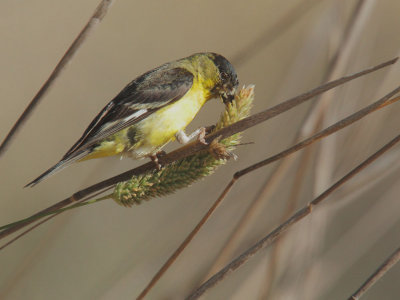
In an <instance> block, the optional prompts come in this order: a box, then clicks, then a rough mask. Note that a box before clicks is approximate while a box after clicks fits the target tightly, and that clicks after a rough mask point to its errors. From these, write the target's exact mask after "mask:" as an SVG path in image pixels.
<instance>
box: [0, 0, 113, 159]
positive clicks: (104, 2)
mask: <svg viewBox="0 0 400 300" xmlns="http://www.w3.org/2000/svg"><path fill="white" fill-rule="evenodd" d="M112 2H113V0H101V2H100V4H99V5H98V6H97V8H96V10H95V11H94V13H93V15H92V16H91V17H90V19H89V21H88V22H87V24H86V25H85V27H83V29H82V30H81V32H80V33H79V35H78V36H77V37H76V39H75V40H74V41H73V42H72V44H71V46H70V47H69V48H68V50H67V51H66V52H65V54H64V56H63V57H62V58H61V60H60V61H59V62H58V64H57V65H56V67H55V68H54V70H53V72H51V74H50V76H49V78H47V80H46V81H45V83H44V84H43V85H42V87H41V88H40V90H39V91H38V92H37V94H36V95H35V96H34V97H33V99H32V100H31V102H30V103H29V105H28V106H27V107H26V108H25V110H24V112H23V113H22V115H21V116H20V117H19V118H18V120H17V121H16V122H15V124H14V126H13V127H12V128H11V130H10V131H9V132H8V134H7V136H6V137H5V139H4V140H3V142H2V143H1V145H0V156H1V155H3V154H4V153H5V151H6V149H7V146H8V145H9V144H10V142H11V141H12V139H13V138H14V137H15V135H16V134H17V133H18V131H19V130H20V129H21V128H22V125H23V124H24V123H25V122H26V120H27V119H28V117H29V116H30V115H31V114H32V112H33V109H34V108H35V107H36V106H37V105H38V104H39V102H40V101H41V100H42V98H43V96H44V95H45V94H46V93H47V91H48V90H49V88H50V87H51V86H52V85H53V83H54V81H55V80H56V79H57V78H58V76H59V75H60V74H61V72H62V71H63V70H64V69H65V67H66V66H67V64H68V63H69V62H70V61H71V59H72V58H73V56H74V54H75V53H76V52H77V51H78V49H79V48H80V46H81V45H82V44H83V42H84V41H85V40H86V39H87V37H88V36H89V34H90V33H91V32H92V31H93V30H94V28H95V27H96V25H98V24H99V23H100V21H101V20H102V19H103V18H104V16H105V15H106V13H107V11H108V8H109V7H110V5H111V4H112Z"/></svg>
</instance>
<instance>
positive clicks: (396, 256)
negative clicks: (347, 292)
mask: <svg viewBox="0 0 400 300" xmlns="http://www.w3.org/2000/svg"><path fill="white" fill-rule="evenodd" d="M399 260H400V248H397V249H396V251H394V252H393V253H392V255H390V256H389V257H388V258H387V259H386V260H385V261H384V263H383V264H381V265H380V266H379V268H378V269H377V270H376V271H375V272H374V273H373V274H372V275H371V276H370V277H368V279H367V280H366V281H365V282H364V283H363V284H362V286H361V287H360V288H359V289H358V290H357V291H356V292H355V293H354V294H353V295H351V297H350V298H349V300H357V299H360V297H362V296H363V295H364V294H365V292H367V291H368V290H369V289H370V288H371V287H372V286H373V285H374V284H375V283H376V282H377V281H378V280H379V279H381V278H382V276H383V275H385V274H386V272H387V271H389V270H390V269H391V268H392V267H393V266H394V265H395V264H397V263H398V262H399Z"/></svg>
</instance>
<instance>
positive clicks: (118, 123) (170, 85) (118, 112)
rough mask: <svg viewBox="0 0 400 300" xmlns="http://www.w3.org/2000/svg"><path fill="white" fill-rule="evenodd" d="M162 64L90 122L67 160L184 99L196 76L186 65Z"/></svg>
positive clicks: (129, 85)
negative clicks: (180, 66)
mask: <svg viewBox="0 0 400 300" xmlns="http://www.w3.org/2000/svg"><path fill="white" fill-rule="evenodd" d="M166 68H168V65H164V66H161V67H159V68H157V69H154V70H152V71H149V72H147V73H145V74H143V75H142V76H140V77H138V78H136V79H135V80H134V81H132V82H131V83H130V84H128V85H127V86H126V87H125V88H124V89H123V90H122V91H121V92H120V93H119V94H118V95H117V96H116V97H115V98H114V99H113V100H112V101H111V102H110V103H109V104H107V106H106V107H104V108H103V110H102V111H101V112H100V113H99V114H98V115H97V116H96V118H95V119H94V120H93V121H92V123H90V125H89V127H88V128H87V129H86V130H85V132H84V133H83V135H82V137H81V138H80V139H79V140H78V141H77V142H76V143H75V145H74V146H73V147H72V148H71V149H70V150H69V151H68V152H67V153H66V154H65V155H64V157H63V159H66V158H67V157H70V156H73V155H74V153H78V152H81V150H84V149H86V148H87V147H90V146H92V145H94V144H96V143H97V142H99V141H101V140H102V139H104V138H107V137H109V136H110V135H112V134H114V133H116V132H118V131H120V130H122V129H124V128H126V127H128V126H131V125H133V124H135V123H137V122H139V121H140V120H143V119H144V118H146V117H147V116H149V115H150V114H152V113H154V112H155V111H157V110H158V109H160V108H162V107H164V106H165V105H168V104H170V103H172V102H174V101H176V100H179V99H180V98H182V97H183V96H184V95H185V94H186V93H187V91H188V90H189V89H190V88H191V87H192V84H193V75H192V73H190V72H189V71H187V70H185V69H183V68H173V69H166Z"/></svg>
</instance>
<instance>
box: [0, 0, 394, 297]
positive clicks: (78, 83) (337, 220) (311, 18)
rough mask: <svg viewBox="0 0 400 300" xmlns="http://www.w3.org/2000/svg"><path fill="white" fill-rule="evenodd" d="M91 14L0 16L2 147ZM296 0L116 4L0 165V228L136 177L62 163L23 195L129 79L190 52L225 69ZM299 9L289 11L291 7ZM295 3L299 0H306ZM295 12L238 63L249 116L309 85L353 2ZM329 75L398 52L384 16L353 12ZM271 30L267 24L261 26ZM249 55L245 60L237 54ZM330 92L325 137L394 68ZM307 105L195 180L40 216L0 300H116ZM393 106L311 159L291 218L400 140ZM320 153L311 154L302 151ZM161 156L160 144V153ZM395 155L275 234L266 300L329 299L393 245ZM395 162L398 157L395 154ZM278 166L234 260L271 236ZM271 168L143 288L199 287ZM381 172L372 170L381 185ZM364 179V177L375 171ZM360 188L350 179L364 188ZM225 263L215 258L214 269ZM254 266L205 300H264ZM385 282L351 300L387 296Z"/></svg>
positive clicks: (281, 193) (48, 4)
mask: <svg viewBox="0 0 400 300" xmlns="http://www.w3.org/2000/svg"><path fill="white" fill-rule="evenodd" d="M98 2H99V1H98V0H86V1H54V0H51V1H50V0H40V1H15V0H3V1H2V2H1V4H0V99H1V109H0V138H1V139H2V138H3V137H4V136H5V135H6V133H7V132H8V130H9V129H10V127H11V126H12V124H13V122H14V121H15V120H16V119H17V117H18V116H19V115H20V113H21V112H22V110H23V109H24V108H25V106H26V105H27V103H28V102H29V101H30V99H31V98H32V97H33V95H34V94H35V93H36V92H37V91H38V89H39V87H40V86H41V85H42V83H43V82H44V80H45V79H46V78H47V77H48V75H49V74H50V72H51V71H52V69H53V68H54V66H55V64H56V63H57V62H58V60H59V59H60V57H61V56H62V55H63V53H64V52H65V50H66V49H67V47H68V46H69V45H70V43H71V42H72V40H73V39H74V38H75V36H76V35H77V33H78V32H79V31H80V29H81V28H82V26H83V25H84V24H85V23H86V21H87V20H88V18H89V16H90V15H91V14H92V12H93V10H94V9H95V7H96V5H97V4H98ZM301 2H302V1H278V0H274V1H273V0H268V1H265V0H259V1H257V0H254V1H228V0H226V1H204V0H201V1H200V0H197V1H177V0H176V1H115V3H114V5H113V6H112V8H111V9H110V11H109V13H108V15H107V16H106V18H105V19H104V21H103V22H102V23H101V24H100V26H99V27H98V28H97V30H96V31H95V32H94V34H92V35H91V36H90V38H89V39H88V40H87V42H86V43H85V44H84V45H83V47H82V48H81V49H80V51H79V52H78V54H77V55H76V56H75V58H74V60H73V62H72V63H71V64H70V65H69V66H68V68H67V69H66V71H65V72H64V73H63V74H62V76H61V77H60V78H59V80H58V81H57V82H56V84H55V85H54V86H53V88H52V89H51V91H50V92H49V93H48V94H47V95H46V97H45V98H44V99H43V102H42V103H41V104H40V106H39V107H38V108H37V110H36V111H35V113H34V114H33V116H32V117H31V118H30V119H29V121H28V122H27V123H26V126H25V127H24V128H23V130H22V131H21V132H20V134H19V135H18V136H17V138H16V139H15V140H14V142H13V143H12V145H11V146H10V148H9V150H8V152H7V153H6V154H5V155H4V156H3V157H1V158H0V170H1V171H0V182H1V185H0V195H1V201H0V223H1V224H6V223H9V222H12V221H15V220H17V219H19V218H22V217H26V216H28V215H30V214H32V213H34V212H36V211H38V210H40V209H43V208H45V207H47V206H49V205H51V204H53V203H55V202H57V201H60V200H62V199H64V198H65V197H67V196H70V195H71V194H72V193H73V192H75V191H77V190H79V189H81V188H83V187H86V186H88V185H90V184H93V183H96V182H98V181H99V180H101V179H105V178H108V177H110V176H112V175H115V174H118V173H120V172H122V171H124V170H127V169H130V168H132V167H134V166H137V165H139V164H140V163H141V162H135V161H131V160H129V159H124V160H122V161H120V160H119V159H118V158H109V159H102V160H94V161H90V162H85V163H82V164H76V165H74V166H71V167H69V168H68V169H66V170H64V171H62V172H61V173H59V174H57V175H55V176H53V177H51V178H50V179H48V180H47V181H45V182H43V183H41V184H40V185H38V186H36V187H35V188H33V189H23V188H22V186H24V185H25V184H26V183H27V182H28V181H30V180H32V179H33V178H35V177H36V176H38V175H39V174H40V173H41V172H42V171H44V170H45V169H47V168H48V167H50V166H51V165H52V164H54V163H55V162H57V161H58V159H59V158H60V157H61V156H62V155H63V154H64V153H65V152H66V150H68V148H69V147H70V146H71V144H72V143H74V142H75V141H76V139H77V138H78V137H79V136H80V135H81V134H82V131H83V130H84V129H85V128H86V126H87V125H88V124H89V122H90V121H91V119H92V118H93V117H94V116H95V115H96V114H97V112H98V111H99V110H100V109H101V108H102V107H103V106H104V105H105V104H106V103H107V102H108V101H109V100H110V99H111V98H112V97H113V96H114V95H115V94H116V93H118V92H119V91H120V89H122V88H123V87H124V85H125V84H127V83H128V82H129V81H130V80H132V79H133V78H134V77H136V76H138V75H140V74H141V73H143V72H145V71H147V70H149V69H151V68H153V67H155V66H158V65H160V64H162V63H163V62H166V61H170V60H174V59H177V58H180V57H183V56H187V55H190V54H192V53H194V52H200V51H213V52H218V53H221V54H223V55H224V56H226V57H227V58H229V59H231V58H235V57H236V55H237V53H240V51H242V50H243V49H246V47H248V45H251V43H253V42H254V41H255V40H257V39H258V38H259V37H260V36H263V34H264V33H265V31H267V30H270V29H271V28H274V26H276V25H275V24H276V23H277V22H279V20H282V18H283V17H284V16H285V15H287V13H288V12H289V11H290V10H292V9H294V8H295V7H296V5H298V4H299V3H300V4H301ZM303 2H304V3H306V1H303ZM308 2H310V1H308ZM311 2H313V3H314V4H313V6H312V9H310V10H309V11H308V12H307V13H304V14H303V16H302V17H301V19H300V20H299V21H296V22H295V23H294V24H292V25H291V26H290V27H289V29H288V30H287V31H283V32H282V31H281V32H280V33H279V35H278V37H277V38H276V39H275V40H273V41H271V40H270V39H268V38H267V41H271V43H270V44H269V45H266V46H263V44H258V48H255V46H251V47H250V48H251V49H256V50H257V51H255V52H254V53H253V52H251V57H250V58H248V59H247V60H245V61H243V62H242V63H237V64H236V61H235V60H233V64H235V65H236V66H237V72H238V74H239V78H240V81H241V83H242V84H250V83H253V84H255V85H256V101H255V107H254V109H253V112H258V111H260V110H262V109H265V108H267V107H269V106H271V105H273V104H276V103H278V102H280V101H282V100H284V99H286V98H288V97H291V96H295V95H297V94H298V93H300V92H303V91H306V90H308V89H310V88H313V87H315V86H317V85H318V84H319V83H320V82H321V81H322V80H323V78H325V77H324V76H325V75H324V74H325V73H326V71H327V70H328V65H329V61H330V60H331V59H332V56H333V55H334V54H335V51H336V50H337V47H338V43H339V42H340V40H341V39H342V35H343V30H344V27H345V25H346V24H347V22H348V20H349V16H350V15H351V12H352V10H353V8H354V6H355V3H356V2H357V1H336V0H325V1H311ZM364 2H365V3H364V5H365V6H364V9H363V10H362V15H360V17H359V18H358V19H357V22H356V25H355V26H356V27H357V26H358V27H357V29H356V31H355V33H354V34H353V35H352V37H351V40H350V41H349V43H348V44H347V48H346V49H347V50H346V52H345V53H342V56H341V59H342V60H341V64H342V65H341V66H340V67H339V69H338V71H337V74H335V77H339V76H342V75H343V74H348V73H351V72H355V71H358V70H361V69H363V68H366V67H368V66H371V65H374V64H377V63H379V62H381V61H384V60H387V59H390V58H392V57H394V56H396V55H398V53H399V48H400V35H399V34H398V32H399V28H400V18H399V15H398V12H399V11H400V2H399V1H396V0H392V1H390V0H385V1H364ZM277 28H278V29H279V27H277ZM247 52H248V51H247ZM390 70H391V71H390V72H388V70H386V71H380V72H378V73H376V74H374V75H370V76H368V77H366V78H365V79H362V80H358V81H356V82H353V83H350V84H348V85H346V87H344V88H340V89H338V92H337V93H335V94H334V95H333V98H332V99H331V100H330V103H332V105H331V106H328V108H327V114H326V116H327V118H326V121H325V123H324V124H325V125H324V126H326V125H329V124H331V123H333V122H334V121H335V120H339V119H340V118H342V117H344V116H347V115H348V114H350V113H351V112H354V111H355V110H357V109H359V108H361V107H363V106H365V105H367V104H368V103H371V102H372V101H374V100H376V99H378V97H380V96H382V95H384V94H385V93H387V92H388V91H389V90H390V89H391V88H394V87H395V86H396V84H398V83H399V78H400V76H399V75H400V65H397V66H395V67H392V68H391V69H390ZM309 107H310V104H306V105H302V106H301V107H298V108H295V109H293V110H292V111H290V112H288V113H285V114H284V115H282V116H279V117H277V118H275V119H273V120H271V121H269V122H266V123H263V124H262V125H259V126H257V127H255V128H252V129H250V130H248V131H246V134H245V137H244V141H254V142H255V144H254V145H248V146H243V147H241V148H239V149H238V150H237V151H236V153H237V154H238V156H239V160H238V161H236V162H230V163H229V164H228V165H227V166H224V167H222V168H221V169H219V170H218V172H217V173H216V174H215V175H213V176H212V177H210V178H206V179H205V180H203V181H201V182H199V183H197V184H195V185H194V186H193V187H191V188H189V189H185V190H182V191H179V192H177V193H176V194H175V195H172V196H169V197H164V198H163V199H154V200H151V201H150V202H148V203H145V204H143V205H141V206H136V207H133V208H131V209H126V208H122V207H119V206H117V205H116V204H115V203H113V202H112V201H107V202H103V203H100V204H96V205H93V206H91V207H86V208H82V209H79V210H75V211H73V212H70V213H66V214H64V215H62V216H59V217H57V218H56V219H55V220H52V221H51V222H49V223H47V224H45V225H43V226H41V227H40V228H39V229H37V230H35V231H33V232H31V233H30V234H29V235H28V236H26V237H24V238H23V239H21V240H19V241H17V242H16V243H15V244H13V245H12V246H10V247H8V248H6V249H5V250H3V251H1V252H0V266H1V267H0V270H1V272H0V298H5V299H131V298H132V297H134V296H136V295H138V293H139V292H140V291H141V289H142V288H143V287H144V286H145V285H146V284H147V282H148V281H149V280H150V278H151V277H152V276H153V275H154V274H155V272H156V271H157V270H158V268H159V267H160V266H161V264H162V263H163V262H165V260H166V259H167V258H168V256H169V255H170V254H171V253H172V251H173V250H175V248H176V247H177V246H178V245H179V243H180V242H181V241H182V240H183V239H184V237H185V236H186V235H187V234H188V233H189V232H190V230H191V229H192V228H193V226H194V225H195V224H196V223H197V221H198V220H199V219H200V218H201V216H202V215H203V214H204V213H205V211H206V210H207V209H208V208H209V207H210V205H211V203H212V202H213V201H214V200H215V199H216V197H217V196H218V195H219V193H220V192H221V191H222V189H223V187H224V186H225V185H226V183H227V182H228V181H229V180H230V178H231V176H232V174H233V172H234V171H235V170H239V169H240V168H243V167H245V166H247V165H249V164H251V163H254V162H257V161H258V160H261V159H263V158H266V157H268V156H270V155H272V154H275V153H277V152H278V151H281V150H283V149H284V148H285V147H288V146H289V145H291V144H292V141H293V138H294V136H295V134H296V132H297V130H298V128H299V127H300V126H301V124H302V121H303V120H304V118H305V115H306V112H307V110H308V109H309ZM222 110H223V106H222V105H221V103H219V102H218V101H213V102H212V103H209V104H207V105H206V107H204V109H203V111H202V112H201V114H200V115H199V116H198V118H197V119H196V120H195V121H194V122H193V124H192V125H191V127H190V129H195V128H197V127H199V126H201V125H209V124H212V123H214V122H215V120H216V119H217V118H218V115H219V113H220V112H221V111H222ZM398 114H399V105H398V104H395V105H393V106H391V107H389V108H386V109H384V110H383V111H381V112H378V113H375V114H374V115H371V116H369V117H368V118H366V119H365V120H363V121H362V122H360V123H358V124H357V125H355V126H352V127H351V128H350V129H346V130H344V131H343V132H341V133H339V134H337V135H335V137H333V138H329V139H327V141H326V142H324V143H319V144H318V146H317V147H314V148H312V152H311V156H312V158H311V160H310V161H309V162H308V163H307V168H306V169H305V171H306V172H305V175H304V176H305V177H304V179H305V180H304V182H303V183H302V184H303V185H302V188H301V189H300V191H299V193H297V195H298V196H299V199H298V204H297V207H301V206H303V205H304V204H305V203H307V202H308V201H310V200H311V199H312V198H313V195H314V196H315V195H317V194H318V193H319V192H321V191H322V190H323V188H324V187H325V188H326V187H327V186H329V185H330V184H331V183H332V182H333V181H334V180H336V179H338V178H340V177H341V176H343V175H344V174H345V172H346V171H348V170H350V169H351V168H352V167H354V166H356V164H357V163H359V162H360V161H362V160H363V159H364V158H366V157H367V156H368V155H369V154H371V153H373V151H375V150H377V149H378V148H379V147H380V146H382V145H383V144H384V143H385V142H386V141H388V140H389V139H391V138H392V137H394V135H395V134H397V133H398V132H399V129H400V124H399V122H398V120H399V118H398ZM321 145H324V147H322V148H321V147H319V146H321ZM175 147H177V144H175V143H174V144H173V145H170V146H169V148H168V149H172V148H175ZM398 151H399V150H398V148H396V149H395V150H393V151H391V152H390V153H389V154H388V155H387V156H385V158H383V159H382V160H381V161H380V163H377V164H376V166H375V168H372V169H371V170H366V173H365V174H364V175H363V177H360V181H361V184H359V185H357V182H358V181H357V180H355V181H352V183H349V185H348V187H347V188H346V187H345V188H343V189H342V190H341V191H339V192H337V193H335V194H334V195H333V196H332V197H331V198H330V199H329V200H328V201H329V203H330V204H326V205H325V204H324V205H323V206H322V207H321V208H318V209H316V210H315V211H314V213H313V216H311V217H308V218H307V219H306V220H305V221H303V222H301V223H300V224H298V225H296V227H295V228H293V230H291V233H290V234H289V235H287V236H286V239H285V242H284V243H283V244H281V245H282V246H283V247H281V248H280V250H279V256H278V258H277V259H276V258H275V260H274V261H275V262H277V263H278V270H277V271H276V272H277V273H275V275H274V277H275V281H273V283H272V284H271V286H272V288H271V289H270V290H269V294H268V295H269V299H343V298H345V297H347V296H349V295H350V293H351V292H353V291H354V290H355V289H356V288H357V287H358V286H359V285H360V284H361V282H363V281H364V280H365V279H366V278H367V277H368V276H369V274H370V273H371V272H372V271H373V270H374V269H375V268H376V267H377V266H378V265H379V264H380V263H381V262H382V261H383V260H384V258H385V257H386V256H388V255H389V254H390V253H391V252H392V251H393V250H394V249H395V248H397V247H398V246H399V243H400V239H399V234H398V233H399V230H400V222H399V219H400V218H399V208H400V207H399V205H400V204H399V202H398V194H399V192H400V190H399V187H398V179H397V178H398V176H399V172H400V170H399V165H398V163H397V161H398V159H397V158H398V154H399V153H398ZM396 156H397V157H396ZM297 165H298V163H295V164H294V166H293V167H291V168H290V169H289V171H288V173H287V174H286V175H285V176H284V178H283V179H282V180H281V181H280V183H279V187H278V189H277V191H276V192H275V193H273V195H272V197H271V198H269V199H268V203H266V204H265V205H264V206H263V207H262V208H260V209H259V214H257V215H254V217H253V222H254V223H252V224H253V225H252V226H251V228H250V230H248V231H247V232H246V234H245V238H243V239H242V240H241V241H240V246H239V248H238V249H236V250H235V251H234V253H233V256H236V255H238V254H239V253H240V252H241V251H243V250H245V249H246V248H247V247H249V246H250V245H252V244H253V243H254V242H255V241H257V240H258V239H259V238H261V237H262V236H264V235H266V234H267V233H268V232H269V231H270V230H271V229H273V228H274V227H275V226H276V225H278V224H279V222H280V220H281V218H282V217H281V216H282V214H283V211H284V208H285V206H286V202H287V199H288V197H289V194H290V191H291V189H292V183H293V181H294V180H295V179H294V178H295V174H296V166H297ZM273 169H274V166H269V167H265V168H263V169H261V170H258V171H256V172H254V173H253V174H251V175H249V176H247V177H246V178H244V179H242V180H241V181H240V182H239V183H238V184H237V185H236V186H235V188H234V189H233V192H232V193H231V194H230V195H229V196H228V198H227V199H226V201H225V203H224V204H223V205H222V206H221V207H220V208H219V209H218V211H217V213H216V214H215V215H214V217H213V218H212V219H211V220H210V222H209V223H208V224H207V225H206V226H205V227H204V229H203V230H202V231H201V233H200V234H199V235H198V236H197V237H196V238H195V240H194V241H193V243H192V244H191V245H190V246H189V247H188V248H187V250H186V251H185V252H184V253H183V255H182V256H181V257H180V258H179V259H178V261H177V262H176V264H175V265H174V266H173V267H172V268H171V269H170V270H169V271H168V273H167V274H166V275H165V276H164V277H163V278H162V280H161V281H160V282H159V284H158V285H157V286H156V287H155V288H154V290H152V291H151V293H150V294H149V297H148V299H179V298H182V297H184V296H185V295H187V294H188V293H189V292H190V291H191V290H193V289H194V288H195V287H196V286H198V284H199V282H200V281H201V280H202V279H203V278H204V276H205V275H206V274H207V272H208V270H209V268H210V266H211V264H212V263H213V261H214V259H215V258H216V256H217V255H218V253H219V251H220V250H221V248H222V247H223V245H224V244H225V243H226V241H227V239H228V237H229V235H230V234H231V233H232V231H233V229H234V227H235V224H237V222H238V220H239V218H240V217H241V216H242V215H243V213H244V211H245V210H246V208H247V207H248V206H249V204H250V203H251V201H252V200H253V199H254V197H255V196H256V194H257V193H258V191H259V190H260V189H261V187H262V186H263V184H264V182H265V180H266V178H267V177H268V175H269V174H270V173H271V171H272V170H273ZM385 171H386V172H385ZM374 172H375V173H374ZM363 180H364V181H363ZM230 258H232V257H226V259H227V260H229V259H230ZM270 258H271V251H270V250H267V251H265V250H264V251H261V252H260V253H259V254H258V255H256V256H255V257H254V258H253V259H252V260H250V261H249V263H247V264H246V265H245V266H243V267H242V268H240V269H239V270H237V271H236V272H235V273H234V274H232V275H231V276H230V277H229V278H227V279H226V280H225V281H224V282H223V283H221V284H220V285H218V286H217V287H216V288H214V289H213V290H211V291H210V292H209V293H208V294H207V295H206V297H205V299H226V298H230V299H258V298H265V297H266V296H265V295H266V292H265V287H266V286H268V284H269V283H271V279H270V277H269V276H268V275H267V274H268V269H269V268H270V266H271V260H270ZM399 272H400V268H399V267H398V266H397V267H395V268H394V269H393V270H392V271H390V272H389V273H388V274H387V275H386V276H385V278H384V280H382V281H380V282H379V283H378V284H377V285H376V286H375V287H374V288H372V290H371V291H370V292H369V293H368V295H367V296H366V297H365V299H398V297H399V295H400V286H399V285H398V278H399V276H400V273H399Z"/></svg>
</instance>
